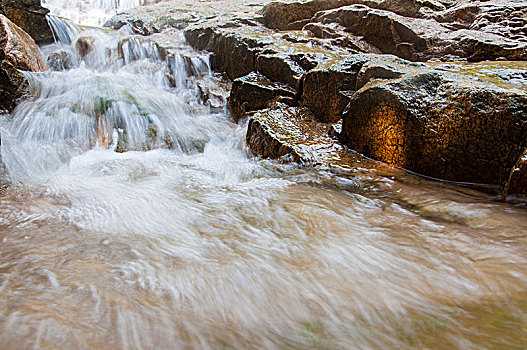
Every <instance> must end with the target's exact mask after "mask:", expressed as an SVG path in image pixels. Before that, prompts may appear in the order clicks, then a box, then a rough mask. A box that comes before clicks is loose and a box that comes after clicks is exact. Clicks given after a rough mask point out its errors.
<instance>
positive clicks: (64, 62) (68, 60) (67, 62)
mask: <svg viewBox="0 0 527 350" xmlns="http://www.w3.org/2000/svg"><path fill="white" fill-rule="evenodd" d="M48 66H49V68H50V69H52V70H56V71H62V70H68V69H71V68H72V67H73V66H74V58H73V55H72V53H71V52H70V51H66V50H60V51H56V52H53V53H52V54H50V55H49V56H48Z"/></svg>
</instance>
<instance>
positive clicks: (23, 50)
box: [0, 15, 48, 72]
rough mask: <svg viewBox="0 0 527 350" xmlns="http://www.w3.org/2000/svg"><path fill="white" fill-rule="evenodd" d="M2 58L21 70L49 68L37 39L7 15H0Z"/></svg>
mask: <svg viewBox="0 0 527 350" xmlns="http://www.w3.org/2000/svg"><path fill="white" fill-rule="evenodd" d="M0 50H1V52H2V57H1V58H2V59H5V60H7V61H9V62H10V63H11V64H12V65H13V66H14V67H15V68H17V69H20V70H26V71H32V72H38V71H43V70H46V69H48V67H47V65H46V61H44V58H43V57H42V55H41V54H40V51H39V49H38V46H37V45H36V44H35V41H34V40H33V39H32V38H31V37H30V36H29V34H27V33H26V32H24V31H23V30H22V29H20V28H19V27H18V26H16V25H15V24H14V23H13V22H11V21H10V20H9V19H7V18H6V17H5V16H2V15H0Z"/></svg>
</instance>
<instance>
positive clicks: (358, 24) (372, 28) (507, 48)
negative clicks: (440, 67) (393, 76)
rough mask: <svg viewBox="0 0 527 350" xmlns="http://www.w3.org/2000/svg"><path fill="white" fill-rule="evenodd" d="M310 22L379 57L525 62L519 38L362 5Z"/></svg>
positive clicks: (526, 47)
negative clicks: (364, 46)
mask: <svg viewBox="0 0 527 350" xmlns="http://www.w3.org/2000/svg"><path fill="white" fill-rule="evenodd" d="M312 22H317V23H319V27H320V26H322V27H329V28H330V29H331V30H332V31H333V32H334V33H333V35H338V34H340V35H342V36H347V37H349V38H350V40H352V41H353V40H357V38H358V37H360V38H363V40H365V41H367V42H368V43H369V44H370V45H371V46H372V47H375V48H377V49H379V50H380V51H381V52H382V53H387V54H394V55H397V56H399V57H401V58H404V59H408V60H411V61H427V60H429V59H432V58H435V59H442V60H452V59H456V57H457V59H459V58H464V59H468V60H470V61H481V60H494V59H497V58H498V57H504V58H506V59H508V60H524V59H526V58H527V40H525V38H524V37H523V36H521V35H518V36H510V37H509V35H500V32H499V31H498V30H490V29H487V30H486V31H482V30H480V29H477V28H475V27H474V29H457V28H454V27H452V26H449V25H446V24H445V23H439V22H438V21H436V20H434V19H424V18H409V17H403V16H401V15H398V14H395V13H393V12H390V11H384V10H378V9H372V8H370V7H368V6H365V5H351V6H345V7H341V8H337V9H333V10H328V11H321V12H319V13H317V14H316V15H315V16H314V17H313V19H312ZM518 23H520V22H518ZM470 28H473V27H472V25H471V26H470ZM311 29H312V28H311ZM476 29H477V30H476ZM312 30H313V29H312ZM316 31H317V30H315V32H316ZM318 31H319V32H320V31H323V28H319V29H318ZM327 31H329V29H328V30H327ZM372 52H373V51H372Z"/></svg>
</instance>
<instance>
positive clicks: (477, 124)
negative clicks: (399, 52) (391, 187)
mask: <svg viewBox="0 0 527 350" xmlns="http://www.w3.org/2000/svg"><path fill="white" fill-rule="evenodd" d="M526 111H527V95H526V94H525V92H524V91H520V90H516V89H511V88H504V87H499V86H496V85H494V84H490V83H487V82H484V81H482V80H477V79H473V78H472V77H469V76H463V75H455V74H449V73H446V72H441V71H433V70H430V71H426V70H424V71H423V70H422V69H418V70H417V71H416V72H415V73H413V74H407V75H406V76H404V77H402V78H400V79H395V80H388V81H386V82H382V81H381V82H379V81H374V82H372V83H370V84H368V85H366V86H364V87H363V88H362V89H361V90H360V91H359V92H357V94H355V95H354V96H353V98H352V99H351V102H350V104H349V105H348V107H347V109H346V111H345V112H344V116H343V126H342V133H341V136H340V138H341V140H342V142H344V143H345V144H346V145H348V146H349V147H350V148H352V149H355V150H356V151H358V152H360V153H363V154H364V155H366V156H368V157H372V158H375V159H378V160H381V161H384V162H387V163H389V164H392V165H396V166H399V167H402V168H405V169H409V170H412V171H415V172H417V173H419V174H424V175H428V176H431V177H435V178H440V179H447V180H452V181H461V182H474V183H476V182H479V183H488V184H496V185H503V184H504V183H505V182H506V181H507V178H508V174H509V172H510V170H511V168H512V167H513V166H514V164H515V163H516V161H517V159H518V157H519V156H520V155H521V154H522V152H523V150H524V149H525V147H526V141H527V140H526V137H525V135H526V132H527V119H526V115H527V114H526ZM504 135H507V136H506V137H504Z"/></svg>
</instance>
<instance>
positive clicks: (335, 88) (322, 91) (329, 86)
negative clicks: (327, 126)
mask: <svg viewBox="0 0 527 350" xmlns="http://www.w3.org/2000/svg"><path fill="white" fill-rule="evenodd" d="M372 57H373V55H354V56H350V57H347V58H345V59H343V60H339V61H336V62H330V63H327V64H322V65H319V66H318V67H317V68H315V69H313V70H311V71H310V72H309V73H307V74H306V76H305V79H304V83H303V92H302V104H303V105H304V106H306V107H308V108H309V109H310V110H311V111H312V112H313V114H314V115H315V116H316V118H317V119H318V120H320V121H322V122H336V121H338V120H339V119H341V118H342V112H343V111H344V109H345V108H346V106H347V105H348V103H349V100H350V96H349V94H350V93H353V92H354V91H355V90H356V85H357V76H358V74H359V71H360V69H361V68H362V65H363V64H364V63H366V62H367V61H368V59H371V58H372Z"/></svg>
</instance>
